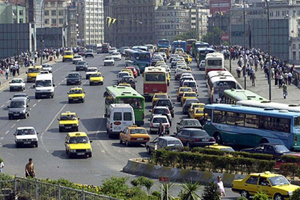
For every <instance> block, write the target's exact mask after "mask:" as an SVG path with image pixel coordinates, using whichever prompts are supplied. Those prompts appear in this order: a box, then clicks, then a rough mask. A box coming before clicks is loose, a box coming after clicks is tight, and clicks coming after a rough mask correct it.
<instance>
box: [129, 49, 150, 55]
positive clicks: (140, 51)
mask: <svg viewBox="0 0 300 200" xmlns="http://www.w3.org/2000/svg"><path fill="white" fill-rule="evenodd" d="M124 51H125V53H126V52H127V53H132V54H134V53H149V54H150V52H149V51H144V50H141V49H125V50H124Z"/></svg>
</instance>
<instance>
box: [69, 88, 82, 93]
mask: <svg viewBox="0 0 300 200" xmlns="http://www.w3.org/2000/svg"><path fill="white" fill-rule="evenodd" d="M82 93H83V91H82V90H79V89H72V90H70V92H69V94H82Z"/></svg>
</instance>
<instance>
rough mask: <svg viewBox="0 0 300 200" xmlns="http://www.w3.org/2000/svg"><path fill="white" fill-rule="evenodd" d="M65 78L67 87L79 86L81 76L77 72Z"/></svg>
mask: <svg viewBox="0 0 300 200" xmlns="http://www.w3.org/2000/svg"><path fill="white" fill-rule="evenodd" d="M66 78H67V85H81V75H80V73H79V72H71V73H69V74H68V76H67V77H66Z"/></svg>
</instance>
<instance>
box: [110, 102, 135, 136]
mask: <svg viewBox="0 0 300 200" xmlns="http://www.w3.org/2000/svg"><path fill="white" fill-rule="evenodd" d="M105 117H106V131H107V133H108V135H109V137H110V138H111V137H113V136H116V137H118V136H119V135H120V132H121V131H123V130H124V129H125V128H126V127H128V126H133V125H134V124H135V116H134V111H133V108H132V107H131V106H130V105H129V104H111V105H110V106H109V108H108V110H107V113H106V114H105Z"/></svg>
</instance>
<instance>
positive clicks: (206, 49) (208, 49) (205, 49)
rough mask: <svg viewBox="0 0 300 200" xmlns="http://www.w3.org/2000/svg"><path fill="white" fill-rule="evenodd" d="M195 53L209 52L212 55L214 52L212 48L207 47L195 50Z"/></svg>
mask: <svg viewBox="0 0 300 200" xmlns="http://www.w3.org/2000/svg"><path fill="white" fill-rule="evenodd" d="M197 51H210V52H211V53H213V52H215V51H216V50H214V49H212V48H208V47H201V48H197Z"/></svg>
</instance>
